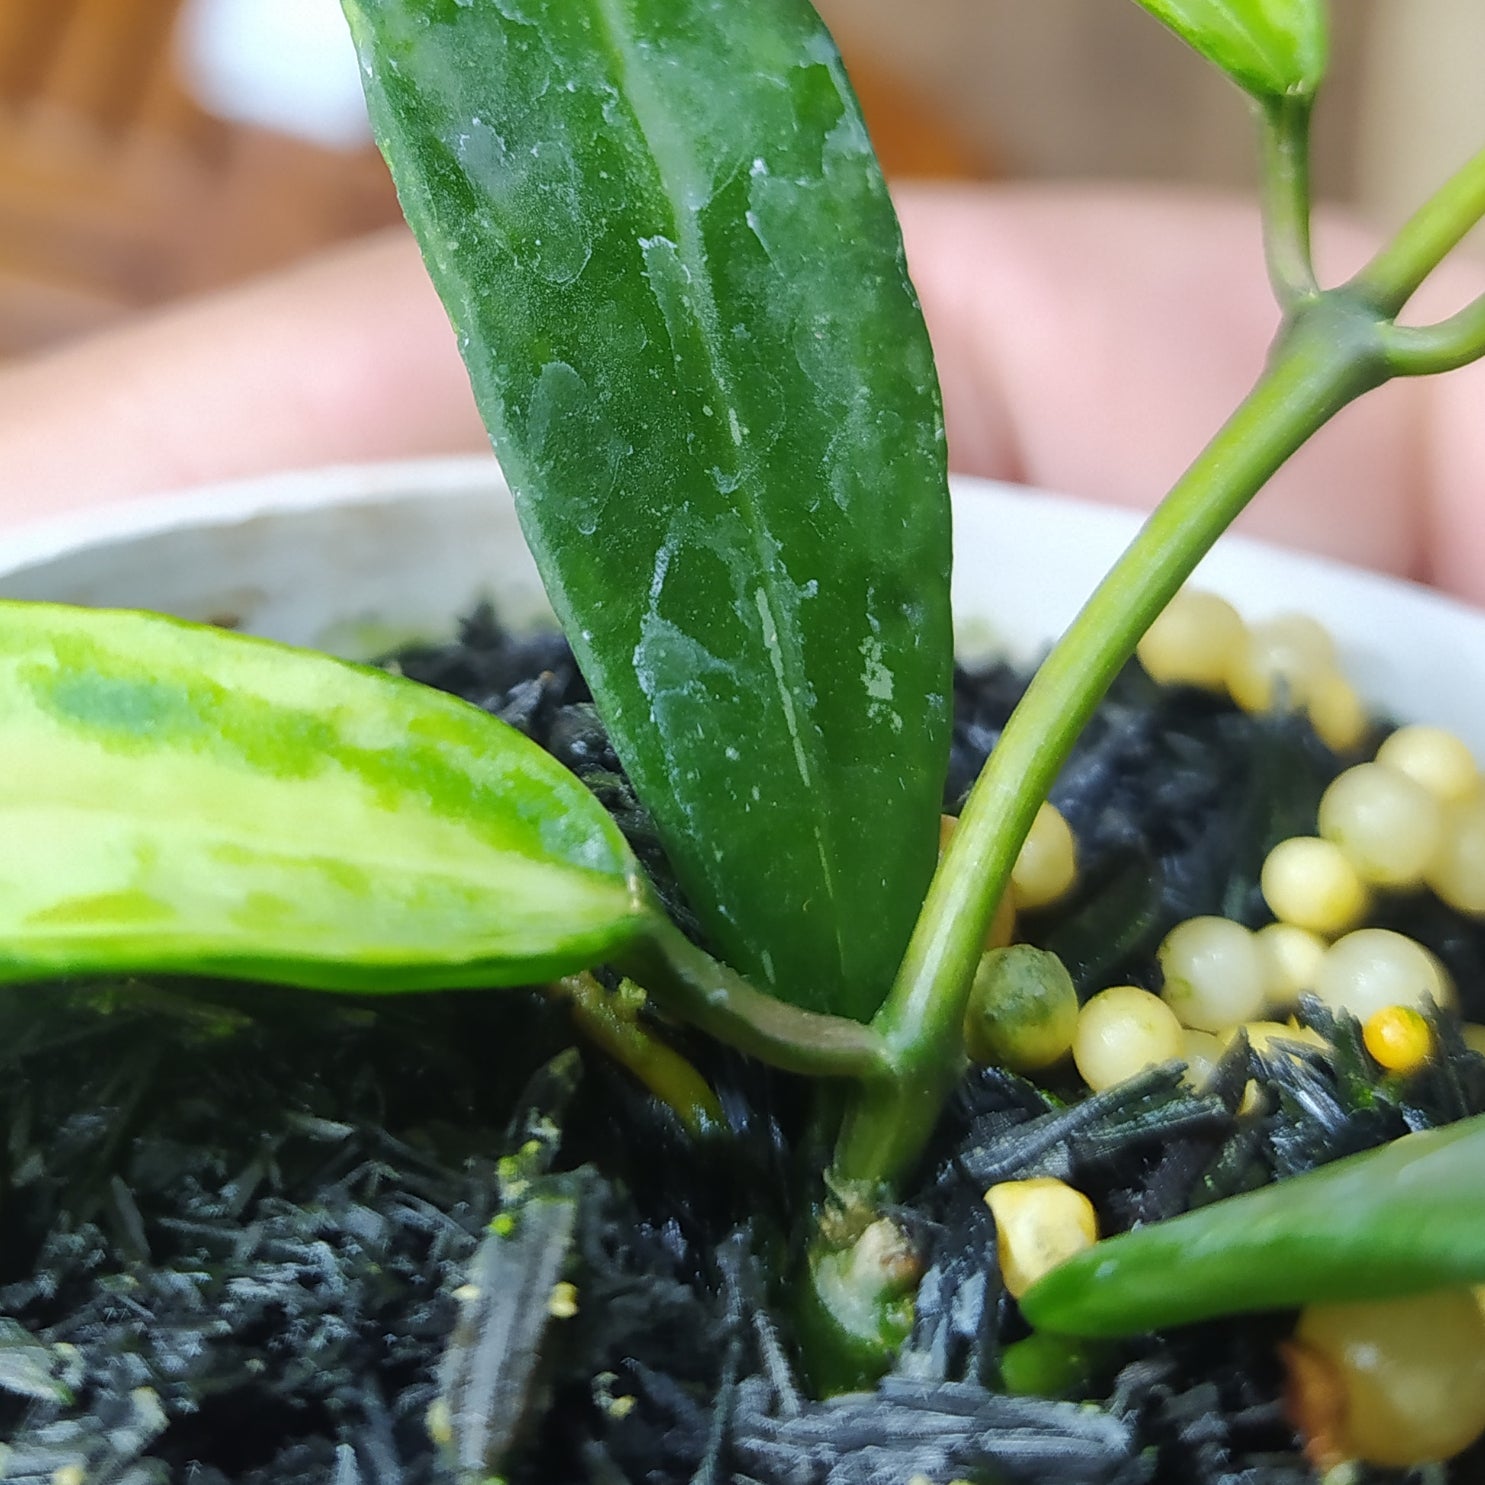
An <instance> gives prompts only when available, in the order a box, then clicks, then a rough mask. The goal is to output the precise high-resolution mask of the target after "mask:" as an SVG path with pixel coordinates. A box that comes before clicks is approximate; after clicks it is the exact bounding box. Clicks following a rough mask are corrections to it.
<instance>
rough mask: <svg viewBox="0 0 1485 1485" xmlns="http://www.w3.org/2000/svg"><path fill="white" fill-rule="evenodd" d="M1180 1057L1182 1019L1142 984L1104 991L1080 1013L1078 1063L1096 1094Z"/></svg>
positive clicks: (1075, 1038) (1076, 1044)
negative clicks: (1144, 988) (1180, 1020)
mask: <svg viewBox="0 0 1485 1485" xmlns="http://www.w3.org/2000/svg"><path fill="white" fill-rule="evenodd" d="M1180 1056H1181V1023H1180V1022H1179V1021H1177V1020H1176V1017H1175V1013H1174V1012H1173V1011H1172V1010H1171V1008H1170V1007H1169V1006H1168V1005H1166V1003H1165V1002H1164V1001H1163V1000H1161V998H1160V997H1159V996H1158V995H1151V994H1150V992H1149V991H1148V990H1141V989H1140V988H1139V987H1138V986H1137V985H1115V986H1114V987H1113V988H1112V989H1110V990H1103V991H1100V992H1099V994H1097V995H1095V996H1094V997H1093V998H1092V999H1091V1000H1090V1001H1089V1002H1088V1003H1087V1004H1086V1005H1085V1006H1084V1007H1083V1009H1082V1010H1081V1011H1080V1012H1079V1013H1078V1025H1077V1030H1076V1031H1075V1032H1074V1034H1073V1061H1074V1062H1075V1063H1076V1064H1077V1067H1078V1072H1079V1074H1080V1075H1081V1076H1082V1079H1083V1081H1084V1082H1085V1083H1087V1085H1088V1086H1089V1087H1090V1088H1092V1089H1093V1091H1094V1092H1095V1093H1097V1092H1101V1091H1102V1090H1103V1089H1105V1088H1112V1087H1113V1086H1114V1085H1115V1084H1116V1083H1122V1082H1124V1081H1125V1079H1126V1078H1132V1077H1133V1076H1134V1075H1135V1074H1136V1073H1139V1072H1143V1071H1144V1070H1145V1068H1147V1067H1153V1066H1154V1065H1155V1064H1156V1063H1158V1062H1172V1061H1176V1060H1178V1059H1179V1058H1180Z"/></svg>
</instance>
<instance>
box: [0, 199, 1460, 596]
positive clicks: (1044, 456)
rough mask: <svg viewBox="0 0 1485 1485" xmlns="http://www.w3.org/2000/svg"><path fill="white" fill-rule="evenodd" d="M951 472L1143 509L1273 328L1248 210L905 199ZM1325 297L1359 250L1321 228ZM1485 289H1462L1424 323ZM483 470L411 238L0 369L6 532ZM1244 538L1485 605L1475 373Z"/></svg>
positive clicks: (1287, 474)
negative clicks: (75, 518)
mask: <svg viewBox="0 0 1485 1485" xmlns="http://www.w3.org/2000/svg"><path fill="white" fill-rule="evenodd" d="M898 205H899V209H900V212H901V216H902V222H903V231H904V235H905V237H906V241H907V248H908V258H909V264H910V267H911V268H912V271H913V276H914V279H915V281H916V283H917V285H918V290H919V293H920V295H921V297H922V301H923V307H924V311H925V314H926V316H927V319H928V325H929V329H930V331H931V333H932V335H933V339H934V344H935V347H936V349H937V353H938V357H939V368H940V376H941V379H942V381H943V387H944V401H945V408H946V416H947V420H948V433H949V454H950V463H951V465H952V466H953V467H954V468H955V469H957V470H961V471H964V472H967V473H973V474H983V475H990V476H994V477H999V478H1005V479H1016V480H1022V481H1025V482H1027V483H1031V484H1037V485H1043V486H1046V487H1048V488H1050V489H1056V490H1062V491H1066V492H1068V493H1071V494H1077V495H1084V496H1089V497H1092V498H1095V499H1100V500H1108V501H1113V502H1116V503H1119V504H1123V505H1130V506H1136V507H1148V506H1150V505H1152V504H1153V503H1154V502H1155V501H1156V500H1157V499H1158V498H1159V497H1160V495H1162V494H1163V493H1164V491H1165V490H1166V488H1167V487H1168V486H1169V485H1170V484H1171V483H1172V482H1173V481H1174V479H1175V478H1176V477H1177V476H1178V475H1179V474H1180V472H1181V471H1182V469H1183V468H1184V467H1185V466H1186V464H1187V463H1189V462H1190V460H1191V458H1192V457H1193V456H1194V455H1195V454H1196V453H1197V451H1198V450H1199V449H1200V448H1201V446H1202V444H1203V443H1205V441H1206V440H1207V438H1208V437H1209V436H1210V435H1211V434H1212V432H1213V431H1215V429H1216V428H1217V426H1218V424H1219V423H1220V422H1221V421H1222V420H1223V419H1224V418H1225V417H1226V416H1227V414H1228V413H1230V412H1231V411H1232V408H1233V407H1234V405H1235V404H1236V403H1237V401H1238V399H1239V398H1240V397H1241V396H1242V394H1243V393H1244V392H1245V391H1246V390H1247V388H1248V387H1249V385H1251V383H1252V381H1253V379H1254V378H1255V377H1256V375H1257V374H1258V372H1259V370H1260V368H1261V366H1262V364H1263V357H1264V353H1265V350H1266V348H1267V345H1268V342H1269V339H1270V338H1271V336H1272V333H1273V330H1274V328H1275V326H1276V324H1277V312H1276V310H1275V308H1274V305H1273V300H1272V297H1271V295H1270V293H1269V290H1268V287H1267V283H1266V281H1265V278H1264V271H1263V260H1262V249H1261V243H1260V239H1259V231H1258V222H1257V218H1256V215H1255V213H1254V212H1253V210H1252V208H1251V207H1250V206H1248V205H1246V204H1244V203H1240V202H1234V201H1228V200H1224V199H1220V198H1215V197H1205V196H1193V195H1182V194H1177V193H1172V192H1156V191H1138V190H1131V189H1128V188H1123V189H1108V190H1102V191H1090V190H1087V189H1083V190H1067V189H1056V190H1052V189H1044V188H1041V189H1005V188H964V187H939V188H926V187H918V188H906V189H903V190H901V191H900V192H899V193H898ZM1317 237H1318V240H1319V247H1320V258H1321V275H1322V281H1326V282H1332V281H1334V280H1335V279H1336V278H1337V277H1339V276H1341V275H1343V274H1345V273H1347V272H1349V271H1350V270H1351V269H1353V268H1354V267H1356V266H1358V265H1359V263H1360V262H1361V261H1362V259H1363V258H1364V257H1365V255H1366V252H1367V250H1368V247H1369V244H1370V240H1369V238H1368V237H1367V236H1366V234H1364V233H1362V232H1361V231H1360V230H1359V229H1357V228H1355V227H1354V226H1350V225H1348V224H1346V223H1343V222H1322V223H1321V225H1320V228H1319V229H1318V232H1317ZM1482 289H1485V270H1482V269H1481V268H1479V266H1478V265H1460V266H1457V267H1455V268H1454V269H1452V270H1451V271H1450V272H1448V273H1447V274H1444V275H1441V276H1440V281H1439V283H1438V284H1437V285H1436V286H1430V290H1429V292H1428V297H1427V299H1426V300H1423V299H1422V297H1421V296H1420V303H1421V307H1422V312H1423V313H1424V315H1425V316H1426V317H1433V316H1434V315H1436V314H1439V313H1444V312H1447V311H1448V310H1450V309H1454V308H1457V307H1459V305H1461V304H1462V303H1464V302H1465V300H1466V299H1468V298H1469V297H1471V296H1472V295H1474V294H1476V293H1479V292H1481V290H1482ZM484 447H486V441H485V436H484V433H483V431H482V429H481V427H480V423H479V419H478V417H477V415H476V413H475V411H474V407H473V403H472V401H471V399H470V394H469V389H468V386H467V384H466V382H465V379H464V372H463V368H462V366H461V364H460V362H459V358H458V355H457V353H456V350H455V347H454V338H453V334H452V332H451V331H450V330H449V327H448V324H447V322H446V321H445V319H444V317H443V312H442V310H441V308H440V307H439V305H438V302H437V300H436V298H435V297H434V294H433V290H432V288H431V287H430V285H429V283H428V281H427V278H426V277H425V275H424V273H423V269H422V265H421V263H420V262H419V260H418V255H417V251H416V249H415V247H414V245H413V243H412V241H411V239H410V238H409V237H408V235H407V234H406V233H405V232H403V231H400V230H399V231H396V232H391V233H386V234H382V235H379V236H377V237H374V238H370V239H367V240H365V241H363V242H360V243H357V244H354V245H352V246H350V247H346V248H342V249H338V250H336V251H334V252H332V253H329V254H327V255H325V256H324V257H323V258H320V259H318V260H316V261H314V262H312V263H309V264H306V265H304V266H301V267H298V268H295V269H293V270H291V271H289V272H286V273H283V274H280V275H277V276H275V277H273V278H271V279H266V280H263V281H261V282H259V283H256V284H252V285H249V286H247V287H244V288H240V289H235V290H232V291H230V292H227V293H223V294H219V295H217V296H214V297H212V298H210V299H204V300H201V301H198V302H195V303H191V304H186V305H183V306H180V307H176V308H172V309H169V310H167V311H165V312H162V313H159V314H157V315H155V316H152V317H149V318H147V319H141V320H140V321H137V322H134V323H131V324H129V325H127V326H125V327H124V328H121V329H119V330H116V331H113V332H111V333H108V334H105V335H100V336H97V337H95V338H93V339H91V340H88V341H85V342H82V343H78V344H74V345H71V346H68V347H65V348H63V349H62V350H60V351H57V352H54V353H52V354H49V355H45V356H42V357H39V358H37V359H35V360H33V361H30V362H25V363H19V364H14V365H11V366H9V367H7V368H4V369H0V520H4V521H8V522H16V521H20V520H27V519H33V518H36V517H38V516H42V515H46V514H50V513H52V512H56V511H60V510H65V509H72V508H77V507H80V506H85V505H90V504H97V503H100V502H104V501H112V500H118V499H122V498H126V497H128V496H133V495H139V494H144V493H153V492H157V491H163V490H170V489H175V488H179V487H182V486H186V485H190V484H195V483H199V482H202V481H206V480H214V479H224V478H231V477H234V476H238V475H248V474H255V473H261V472H266V471H269V470H274V469H288V468H296V467H304V466H309V465H314V464H326V463H345V462H351V461H360V460H370V459H384V458H396V457H402V456H411V455H418V454H433V453H451V452H460V451H470V450H476V449H482V448H484ZM1242 524H1243V526H1244V527H1245V528H1246V529H1248V530H1250V531H1253V532H1256V533H1258V534H1263V535H1267V536H1269V537H1272V538H1273V539H1276V540H1279V541H1283V542H1286V543H1288V544H1291V545H1295V546H1301V547H1306V548H1309V549H1311V550H1315V551H1323V552H1329V553H1332V554H1334V555H1336V556H1340V557H1344V558H1346V559H1348V560H1351V561H1355V562H1360V563H1362V564H1364V565H1367V566H1372V567H1377V568H1381V569H1384V570H1388V571H1392V572H1397V573H1402V574H1405V575H1408V576H1412V577H1417V578H1422V579H1425V580H1428V581H1432V582H1435V583H1437V584H1439V585H1440V586H1441V587H1444V588H1447V589H1450V590H1451V591H1454V592H1456V593H1459V594H1462V595H1464V596H1466V597H1469V598H1472V599H1474V600H1476V601H1480V602H1485V365H1477V366H1474V367H1470V368H1468V369H1467V370H1465V371H1462V372H1458V373H1455V374H1453V375H1451V376H1447V377H1442V378H1431V379H1427V380H1421V381H1414V382H1406V383H1395V384H1393V385H1391V386H1389V387H1385V388H1383V389H1382V390H1381V391H1380V392H1376V393H1373V394H1372V395H1371V396H1369V397H1367V398H1366V399H1364V400H1363V402H1362V403H1361V404H1360V405H1359V406H1355V407H1352V408H1349V409H1347V410H1346V411H1345V412H1344V413H1342V414H1341V416H1340V417H1339V418H1337V419H1336V421H1335V422H1334V424H1332V425H1331V426H1330V427H1328V428H1326V429H1325V430H1324V431H1323V432H1322V433H1321V434H1320V435H1319V436H1318V437H1317V438H1316V439H1315V440H1314V441H1313V442H1312V443H1311V444H1310V445H1309V446H1308V447H1307V448H1306V449H1305V450H1303V451H1302V452H1301V453H1300V454H1299V455H1298V456H1297V457H1296V458H1295V459H1294V460H1293V461H1292V462H1291V464H1290V465H1289V466H1287V467H1286V468H1285V469H1284V470H1282V471H1281V472H1280V474H1279V475H1278V476H1277V477H1276V479H1275V480H1274V481H1273V483H1272V485H1271V486H1270V487H1269V488H1268V489H1267V490H1265V491H1264V493H1263V494H1262V495H1261V496H1260V497H1259V498H1258V500H1257V501H1256V502H1255V504H1254V506H1253V508H1252V509H1251V510H1250V511H1249V512H1248V513H1247V515H1246V516H1245V517H1244V519H1243V523H1242Z"/></svg>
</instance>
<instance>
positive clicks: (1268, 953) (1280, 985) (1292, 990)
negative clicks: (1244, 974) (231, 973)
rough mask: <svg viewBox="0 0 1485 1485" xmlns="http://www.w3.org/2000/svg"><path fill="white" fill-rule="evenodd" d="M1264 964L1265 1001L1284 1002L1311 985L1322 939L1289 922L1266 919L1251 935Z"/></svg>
mask: <svg viewBox="0 0 1485 1485" xmlns="http://www.w3.org/2000/svg"><path fill="white" fill-rule="evenodd" d="M1253 937H1254V938H1256V939H1257V940H1258V947H1259V948H1260V949H1261V950H1262V951H1263V957H1264V962H1265V963H1266V964H1267V965H1268V996H1267V1002H1268V1005H1269V1006H1270V1007H1271V1008H1272V1007H1277V1006H1287V1005H1290V1004H1292V1003H1293V1002H1294V1001H1296V1000H1298V999H1299V997H1300V996H1301V995H1309V994H1310V993H1311V992H1312V991H1313V990H1314V988H1315V976H1316V975H1317V974H1318V973H1319V972H1320V961H1321V960H1322V959H1323V958H1324V957H1325V949H1326V944H1325V940H1324V939H1323V938H1321V937H1320V935H1319V934H1318V933H1312V932H1310V930H1309V929H1308V928H1296V927H1295V926H1294V924H1292V923H1268V924H1265V925H1264V926H1263V927H1262V928H1260V929H1259V930H1258V931H1257V933H1255V934H1254V935H1253Z"/></svg>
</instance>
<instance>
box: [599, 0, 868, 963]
mask: <svg viewBox="0 0 1485 1485" xmlns="http://www.w3.org/2000/svg"><path fill="white" fill-rule="evenodd" d="M594 8H595V11H596V13H597V15H598V18H599V21H600V24H601V27H602V30H603V33H604V37H605V39H606V41H607V43H608V47H609V52H610V55H611V56H612V58H613V64H614V69H615V72H616V74H617V77H618V80H619V83H620V92H621V96H622V97H623V99H624V101H625V103H626V104H627V106H628V108H629V111H630V114H631V116H632V117H633V119H634V123H635V127H636V128H637V129H638V131H639V135H640V138H641V139H642V140H643V141H644V144H645V146H646V148H647V150H648V152H649V155H650V159H651V160H652V161H653V163H654V166H655V172H656V175H657V176H658V178H659V181H660V185H661V189H662V191H663V192H664V195H665V199H666V202H667V204H668V205H669V207H670V211H671V224H672V227H673V229H674V231H675V243H676V250H677V253H678V256H679V258H680V262H681V264H682V265H683V267H684V268H685V269H686V271H687V273H688V274H689V287H690V289H691V291H692V293H691V295H690V296H689V303H690V305H691V306H692V308H693V312H694V314H695V316H696V318H697V320H698V322H699V328H700V330H701V332H702V333H701V337H700V338H701V341H702V343H703V345H704V346H705V349H706V358H707V369H708V371H709V373H710V376H711V382H712V386H713V388H714V390H715V392H716V395H717V399H718V405H719V407H721V408H722V409H724V410H735V409H736V407H737V401H736V398H735V396H734V394H733V386H732V380H731V377H730V376H729V375H728V371H727V367H726V365H725V363H724V362H723V361H722V360H721V359H720V358H719V356H718V355H717V353H716V347H717V345H719V344H720V331H719V322H718V319H717V313H716V301H715V299H714V297H713V295H712V280H711V275H710V272H709V270H708V268H707V260H706V251H705V248H704V246H703V244H702V241H701V232H700V226H699V222H698V211H699V208H698V209H696V210H693V209H690V208H688V207H687V206H686V204H685V203H686V202H688V201H691V200H697V201H700V200H709V199H710V198H711V190H710V185H711V182H710V180H709V179H707V178H706V177H705V176H704V173H703V172H702V171H701V170H700V168H699V167H698V165H697V162H696V157H695V154H694V152H693V151H691V150H690V149H688V148H686V146H685V144H684V143H683V142H682V141H681V140H679V139H678V138H677V136H676V134H675V132H674V131H673V130H671V129H669V128H667V127H665V117H666V113H665V109H664V106H663V105H662V104H661V102H660V101H659V99H658V98H657V97H656V96H655V93H654V90H653V89H652V88H651V87H650V85H649V79H648V75H647V73H646V70H645V69H644V68H643V67H640V68H631V66H630V59H631V57H632V55H633V54H634V52H635V51H636V49H637V48H636V44H635V41H634V37H633V35H632V33H631V32H630V30H629V28H628V26H627V24H626V21H625V17H624V15H623V0H594ZM702 186H705V187H706V189H705V190H702V189H701V187H702ZM662 315H663V309H662ZM730 425H731V426H733V427H734V428H735V426H736V424H735V420H731V423H730ZM743 447H744V444H743V439H742V438H740V437H737V435H736V434H734V445H733V448H732V450H729V454H730V458H729V459H728V471H727V472H728V475H729V476H730V477H731V478H733V479H734V480H735V484H734V489H735V490H736V492H737V495H738V497H739V500H738V506H737V509H738V511H739V514H740V515H741V516H742V519H743V523H744V525H745V527H746V529H747V532H748V537H749V540H750V541H751V543H752V546H753V550H754V554H755V555H756V557H757V566H758V572H759V575H760V586H759V588H758V590H757V593H756V595H755V601H756V602H757V604H758V609H759V620H760V622H761V623H762V625H763V626H764V634H765V645H766V647H767V649H768V652H769V660H770V666H771V670H772V672H773V675H774V680H775V684H776V687H777V691H778V696H777V702H778V707H779V710H780V711H781V713H782V715H783V718H784V723H785V726H786V727H787V729H788V731H789V737H790V741H791V743H792V744H793V752H794V761H795V767H796V769H797V771H798V773H799V777H800V782H801V783H802V784H803V786H804V789H805V793H806V795H807V796H808V797H809V798H810V799H811V800H812V801H813V800H814V799H815V797H816V786H815V781H814V778H813V773H812V770H811V768H810V759H809V753H810V750H809V749H808V748H807V747H806V746H805V739H804V737H803V735H802V734H801V731H800V726H799V714H798V711H797V709H796V707H795V705H794V698H795V697H796V696H800V695H804V694H807V688H808V676H807V675H806V672H805V667H804V663H803V661H802V659H801V657H800V642H799V635H798V633H797V630H796V628H795V626H794V625H793V623H784V622H781V621H780V617H781V615H788V614H789V612H790V610H789V607H788V604H787V602H785V601H784V600H785V599H786V596H787V595H785V594H784V593H783V592H781V590H780V581H779V574H778V571H777V569H776V567H775V565H774V564H773V563H772V562H771V561H770V552H769V545H770V544H769V542H768V541H767V539H766V533H765V529H764V527H765V522H764V519H763V515H762V512H761V511H760V509H759V506H758V501H757V496H756V485H755V483H754V475H755V472H756V471H755V468H754V467H753V466H752V464H751V461H749V460H747V459H745V458H743V457H741V455H742V450H743ZM657 598H658V594H655V595H654V596H652V599H651V602H652V604H653V603H654V602H655V601H656V599H657ZM765 610H766V611H765ZM770 631H771V634H772V642H770V641H769V639H768V637H767V636H768V634H769V632H770ZM785 637H787V641H788V642H787V643H782V642H781V641H782V640H784V639H785ZM825 825H826V820H825V818H824V816H823V815H822V813H821V812H820V811H819V810H818V809H815V810H813V811H812V815H811V834H812V836H813V838H814V841H815V849H816V854H817V856H818V859H819V862H820V871H821V875H822V878H823V881H824V885H825V890H826V893H827V895H828V896H829V898H830V899H831V900H832V901H834V900H835V897H836V886H835V880H834V872H833V871H832V868H831V853H830V849H829V843H828V842H827V839H826V829H825ZM840 922H841V920H840V915H839V914H837V915H836V923H837V929H836V950H837V958H838V961H839V962H840V963H841V964H845V962H846V953H845V945H844V943H842V942H841V938H840V933H841V927H840Z"/></svg>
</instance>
